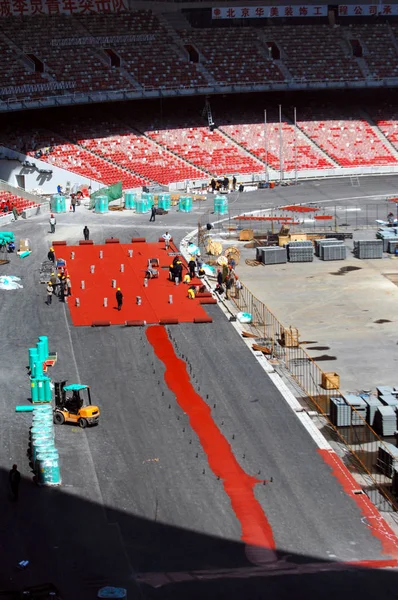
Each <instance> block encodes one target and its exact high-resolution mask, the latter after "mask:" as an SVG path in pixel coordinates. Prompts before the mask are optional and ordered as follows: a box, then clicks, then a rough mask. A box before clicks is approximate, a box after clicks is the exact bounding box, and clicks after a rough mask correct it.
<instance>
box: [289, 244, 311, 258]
mask: <svg viewBox="0 0 398 600" xmlns="http://www.w3.org/2000/svg"><path fill="white" fill-rule="evenodd" d="M287 257H288V259H289V262H312V261H313V260H314V246H313V245H312V242H310V241H302V242H289V244H288V245H287Z"/></svg>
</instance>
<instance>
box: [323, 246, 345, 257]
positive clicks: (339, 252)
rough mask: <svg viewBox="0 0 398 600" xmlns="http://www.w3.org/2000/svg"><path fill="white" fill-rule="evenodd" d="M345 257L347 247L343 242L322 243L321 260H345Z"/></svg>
mask: <svg viewBox="0 0 398 600" xmlns="http://www.w3.org/2000/svg"><path fill="white" fill-rule="evenodd" d="M346 257H347V248H346V246H344V244H339V245H337V244H335V245H334V246H329V245H328V244H324V245H323V246H321V255H320V258H321V260H345V259H346Z"/></svg>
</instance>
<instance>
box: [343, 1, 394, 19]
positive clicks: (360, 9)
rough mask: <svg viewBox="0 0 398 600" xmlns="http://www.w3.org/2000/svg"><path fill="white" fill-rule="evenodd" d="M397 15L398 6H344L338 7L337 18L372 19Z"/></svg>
mask: <svg viewBox="0 0 398 600" xmlns="http://www.w3.org/2000/svg"><path fill="white" fill-rule="evenodd" d="M375 15H383V16H385V17H386V16H387V17H388V16H389V15H398V4H346V5H339V17H373V16H375Z"/></svg>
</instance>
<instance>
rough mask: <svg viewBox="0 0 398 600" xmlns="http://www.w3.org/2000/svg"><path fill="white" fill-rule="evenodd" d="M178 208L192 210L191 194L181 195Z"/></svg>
mask: <svg viewBox="0 0 398 600" xmlns="http://www.w3.org/2000/svg"><path fill="white" fill-rule="evenodd" d="M178 210H179V211H181V212H187V213H188V212H191V210H192V197H191V196H180V201H179V203H178Z"/></svg>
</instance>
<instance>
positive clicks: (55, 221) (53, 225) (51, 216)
mask: <svg viewBox="0 0 398 600" xmlns="http://www.w3.org/2000/svg"><path fill="white" fill-rule="evenodd" d="M49 223H50V227H51V231H50V233H55V226H56V224H57V220H56V218H55V217H54V215H53V214H52V213H51V215H50V218H49Z"/></svg>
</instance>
